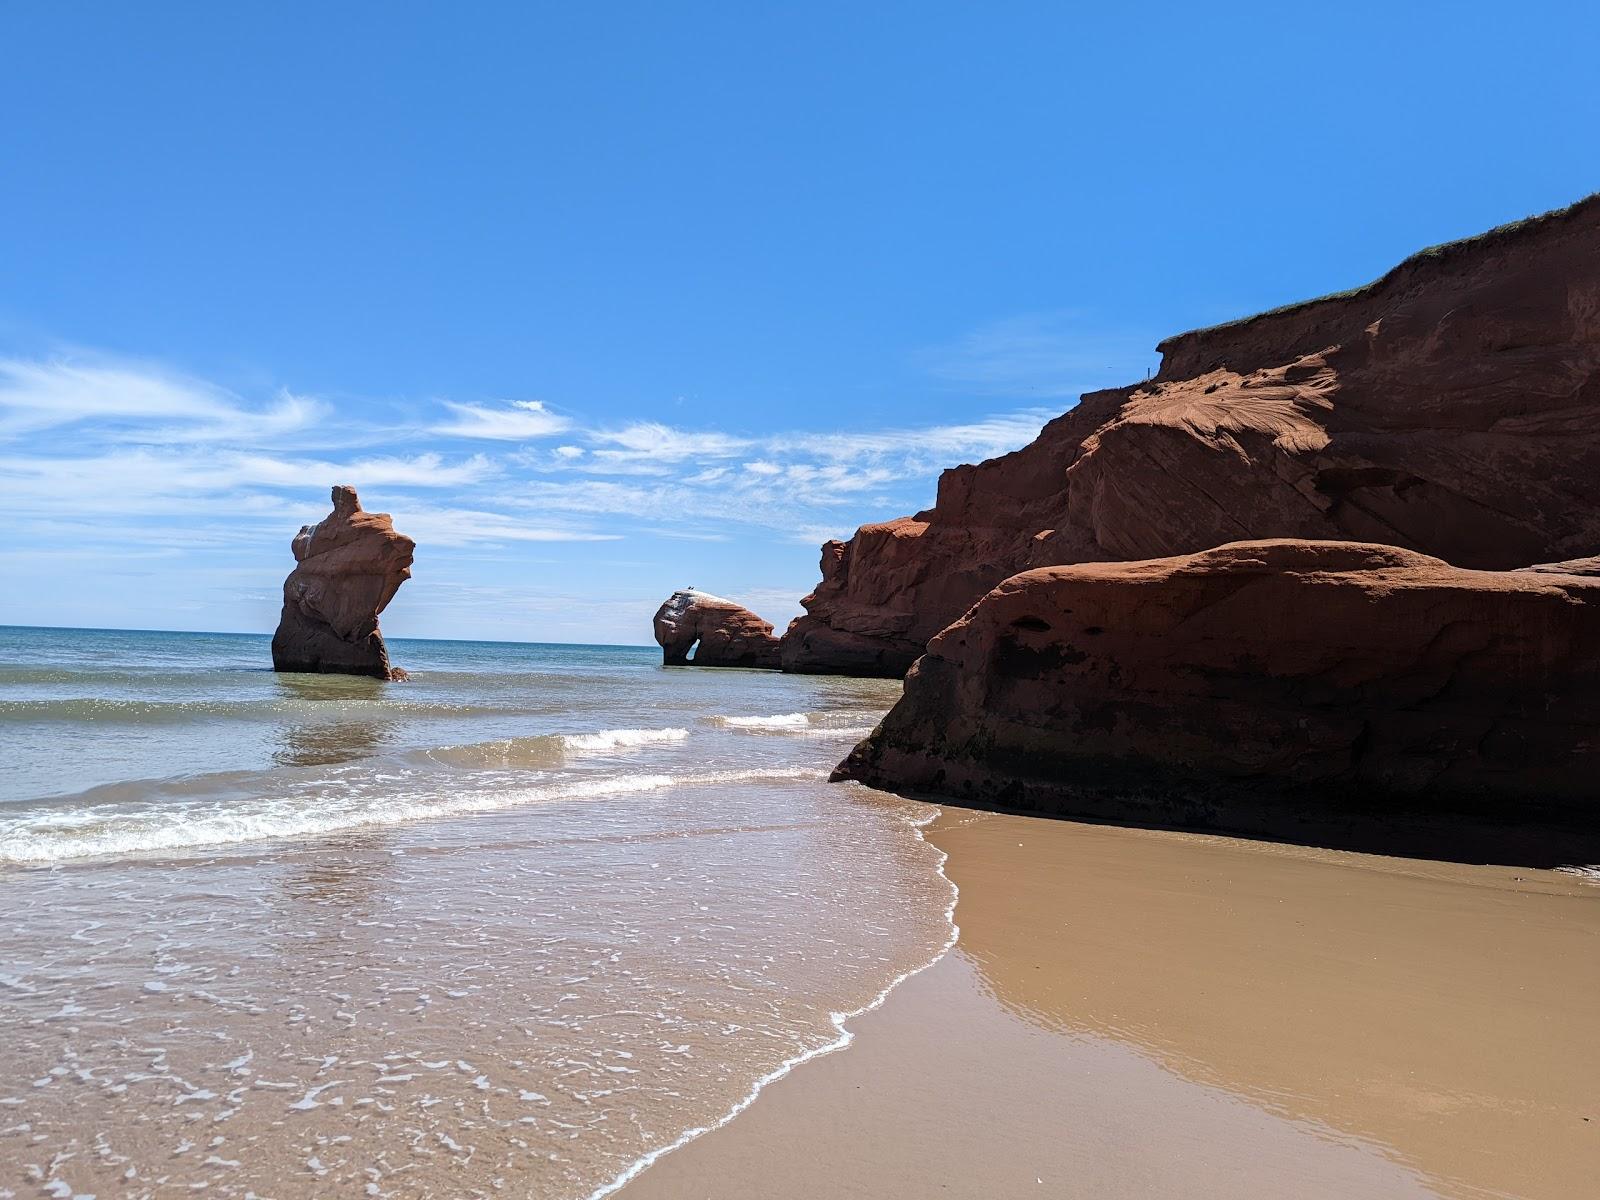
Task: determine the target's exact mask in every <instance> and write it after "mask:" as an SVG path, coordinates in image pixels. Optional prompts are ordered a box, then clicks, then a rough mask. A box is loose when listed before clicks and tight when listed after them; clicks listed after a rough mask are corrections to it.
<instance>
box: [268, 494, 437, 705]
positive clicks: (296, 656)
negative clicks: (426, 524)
mask: <svg viewBox="0 0 1600 1200" xmlns="http://www.w3.org/2000/svg"><path fill="white" fill-rule="evenodd" d="M293 549H294V557H295V563H296V566H295V569H294V570H293V571H291V572H290V573H289V578H287V579H285V580H284V581H283V616H282V618H281V619H280V620H279V622H278V632H277V633H275V634H274V635H273V637H272V666H273V668H274V669H275V670H278V671H316V672H321V673H324V674H339V675H372V676H375V677H376V678H378V679H404V678H405V672H404V671H402V670H400V669H399V668H398V667H391V666H390V665H389V651H388V649H387V647H385V646H384V644H383V635H382V634H381V633H380V632H379V631H378V614H379V613H381V612H382V611H383V610H384V608H385V607H386V606H387V605H388V603H389V601H390V600H392V599H394V594H395V592H396V591H398V590H399V588H400V585H401V584H402V583H404V582H405V581H406V580H407V579H410V578H411V555H412V552H413V551H414V550H415V549H416V543H415V542H413V541H412V540H411V539H410V538H408V537H406V536H405V535H404V534H400V533H396V532H395V530H394V522H393V521H392V520H390V518H389V514H388V513H370V512H367V511H365V510H364V509H363V508H362V507H361V501H360V500H358V499H357V498H356V490H355V488H352V487H343V486H336V487H335V488H334V489H333V511H332V512H331V513H329V514H328V515H327V516H326V517H324V518H323V519H322V520H321V521H319V522H318V523H317V524H315V525H306V526H303V527H302V528H301V530H300V532H299V533H298V534H296V535H295V539H294V543H293Z"/></svg>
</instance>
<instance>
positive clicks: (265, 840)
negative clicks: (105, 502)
mask: <svg viewBox="0 0 1600 1200" xmlns="http://www.w3.org/2000/svg"><path fill="white" fill-rule="evenodd" d="M390 649H391V654H392V657H393V658H394V661H395V662H396V663H397V664H399V665H401V666H403V667H405V668H406V669H407V670H409V671H410V672H411V673H412V678H411V682H409V683H404V684H384V683H378V682H376V681H372V680H364V679H353V678H340V677H332V676H295V675H276V674H274V673H273V672H272V671H271V670H270V669H268V666H269V663H270V657H269V653H268V639H267V638H265V637H257V636H246V635H212V634H185V633H137V632H109V631H84V630H40V629H16V628H0V931H3V932H0V1196H6V1195H11V1194H15V1195H37V1194H44V1195H55V1196H61V1197H68V1196H74V1195H76V1196H83V1195H90V1194H95V1195H99V1196H102V1197H107V1196H117V1197H123V1196H127V1197H138V1196H173V1195H178V1194H180V1193H183V1194H187V1193H191V1192H203V1193H204V1194H206V1195H216V1196H237V1197H245V1196H248V1195H250V1194H252V1193H254V1194H256V1195H261V1196H274V1197H310V1196H333V1195H338V1196H345V1195H370V1196H415V1197H428V1196H440V1197H444V1196H525V1197H541V1198H543V1197H550V1198H553V1200H559V1198H563V1197H573V1198H582V1197H588V1196H598V1195H604V1194H606V1193H608V1192H609V1191H610V1190H612V1189H613V1188H614V1187H615V1186H616V1185H617V1184H618V1183H619V1182H621V1181H623V1180H625V1179H626V1178H627V1177H628V1176H629V1175H630V1173H631V1172H634V1171H636V1170H638V1169H639V1168H640V1166H641V1165H642V1164H644V1163H645V1162H647V1161H648V1160H649V1159H650V1157H651V1156H652V1155H655V1154H658V1153H660V1152H661V1151H663V1150H664V1149H666V1148H668V1147H670V1146H672V1145H673V1144H674V1143H676V1142H678V1141H680V1140H682V1139H683V1138H685V1137H686V1136H689V1135H692V1134H693V1133H694V1132H695V1131H697V1130H701V1129H704V1128H706V1127H708V1126H713V1125H715V1124H717V1123H718V1122H721V1121H723V1120H725V1119H726V1118H727V1117H728V1116H729V1115H730V1114H731V1113H733V1112H735V1111H737V1110H738V1109H739V1108H740V1107H742V1106H743V1105H744V1104H745V1103H747V1102H748V1100H749V1099H750V1098H751V1097H752V1095H753V1094H754V1093H755V1091H757V1090H758V1089H759V1087H760V1086H761V1085H762V1083H763V1082H764V1081H766V1080H767V1079H769V1078H771V1077H773V1076H774V1075H775V1074H777V1073H781V1072H782V1071H784V1070H785V1069H786V1068H787V1067H788V1066H789V1065H792V1064H793V1063H795V1062H796V1061H798V1060H800V1059H802V1058H804V1057H806V1056H809V1055H813V1054H816V1053H819V1052H821V1051H823V1050H825V1049H827V1048H829V1047H832V1046H835V1045H837V1044H838V1043H839V1042H840V1040H841V1037H842V1036H844V1035H841V1026H842V1022H843V1020H844V1018H845V1017H846V1016H848V1015H849V1014H852V1013H854V1012H856V1011H859V1010H860V1009H862V1008H864V1007H866V1006H868V1005H871V1004H872V1003H874V1002H875V1001H876V1000H877V999H879V998H880V997H881V995H882V993H883V992H884V990H885V989H886V988H887V987H890V986H892V984H893V983H894V982H895V981H897V980H898V979H899V978H901V977H902V976H904V975H905V974H906V973H907V972H909V971H912V970H915V969H917V968H918V967H921V966H923V965H925V964H926V963H927V962H929V961H930V960H932V959H933V958H934V957H936V956H937V955H938V954H939V953H940V952H941V951H942V950H943V949H944V948H945V946H946V945H947V944H948V942H949V939H950V936H951V928H952V927H951V924H950V907H951V903H952V891H951V887H950V884H949V883H948V881H946V880H945V878H944V877H943V875H942V874H941V872H940V865H941V856H940V854H939V853H938V852H937V851H936V850H934V849H933V848H932V847H930V846H929V845H927V844H926V843H925V842H924V841H923V840H922V838H921V836H920V832H919V826H920V824H921V823H923V822H924V821H926V820H927V819H928V817H929V816H930V815H931V813H932V811H933V810H931V809H929V808H927V807H926V806H923V805H918V804H915V803H912V802H909V801H903V800H899V799H895V798H893V797H888V796H884V795H882V794H879V793H875V792H870V791H867V790H865V789H862V788H859V787H857V786H855V785H829V784H827V783H826V782H825V779H826V774H827V771H828V769H829V768H830V767H831V766H832V765H833V764H834V763H835V762H836V761H837V760H838V759H839V758H840V757H842V756H843V754H844V753H845V752H846V751H847V750H848V749H849V747H850V746H851V745H852V744H853V742H854V741H855V740H856V739H857V738H859V737H860V736H861V735H862V734H864V733H865V732H866V730H867V729H868V728H869V727H870V726H871V725H872V724H873V723H874V722H875V721H876V720H877V719H878V717H879V716H881V715H882V713H883V712H884V711H885V710H886V709H887V708H888V706H889V705H890V703H892V701H893V699H894V697H895V696H896V695H897V694H898V690H899V685H898V684H894V683H885V682H882V681H861V680H843V679H822V678H814V677H802V676H786V675H780V674H777V673H771V672H745V671H709V670H704V671H697V670H693V669H679V670H671V671H667V670H663V669H662V668H661V667H660V665H659V661H660V659H659V653H658V652H657V651H656V650H654V649H653V648H652V649H634V648H622V647H599V646H548V645H546V646H541V645H511V644H497V643H474V642H423V641H405V640H398V639H397V640H394V641H391V643H390Z"/></svg>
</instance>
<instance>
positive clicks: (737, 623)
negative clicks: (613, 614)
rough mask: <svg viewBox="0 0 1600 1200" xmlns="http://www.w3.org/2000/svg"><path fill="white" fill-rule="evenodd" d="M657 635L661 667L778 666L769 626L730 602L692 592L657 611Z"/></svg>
mask: <svg viewBox="0 0 1600 1200" xmlns="http://www.w3.org/2000/svg"><path fill="white" fill-rule="evenodd" d="M655 633H656V644H657V645H659V646H660V647H661V663H662V665H663V666H668V667H682V666H695V667H767V668H776V667H777V665H778V639H777V638H776V637H774V636H773V634H772V623H771V622H770V621H763V620H762V619H761V618H760V617H758V616H756V614H755V613H753V612H751V611H750V610H749V609H748V608H745V607H743V606H741V605H738V604H735V603H734V602H733V601H732V600H724V599H723V598H722V597H721V596H713V595H711V594H710V593H709V592H701V591H696V590H695V589H694V588H685V589H683V590H682V591H678V592H673V593H672V595H670V596H668V597H667V600H666V603H664V604H663V605H662V606H661V607H660V608H659V609H657V610H656V619H655ZM691 652H693V656H692V657H691Z"/></svg>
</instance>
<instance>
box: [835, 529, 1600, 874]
mask: <svg viewBox="0 0 1600 1200" xmlns="http://www.w3.org/2000/svg"><path fill="white" fill-rule="evenodd" d="M835 778H846V779H856V780H860V781H862V782H864V783H867V784H870V785H871V786H873V787H878V788H885V789H888V790H892V791H902V792H909V793H912V794H931V795H937V796H949V797H954V798H956V799H958V800H960V801H964V802H971V803H976V804H979V805H998V806H1004V807H1008V808H1018V809H1025V810H1037V811H1046V812H1051V813H1057V814H1065V815H1075V816H1086V817H1095V818H1111V819H1115V820H1119V821H1129V822H1133V823H1143V824H1154V825H1179V826H1188V827H1202V828H1218V829H1226V830H1234V831H1240V832H1246V833H1265V834H1268V835H1271V836H1285V837H1290V838H1293V839H1295V840H1307V841H1322V840H1327V839H1329V838H1330V837H1331V839H1332V842H1333V844H1341V843H1350V844H1354V843H1356V842H1358V841H1359V839H1360V836H1361V835H1372V837H1371V838H1369V840H1371V841H1376V842H1380V843H1381V842H1382V840H1383V836H1382V835H1383V834H1384V833H1385V832H1387V831H1392V830H1393V829H1394V828H1396V827H1399V826H1404V825H1405V824H1406V823H1407V822H1408V821H1409V822H1412V823H1413V824H1416V825H1417V826H1418V827H1419V828H1422V829H1423V830H1425V831H1426V832H1425V833H1424V834H1423V835H1421V848H1422V849H1423V850H1424V851H1426V849H1427V848H1428V839H1429V837H1430V836H1431V835H1432V833H1433V832H1434V831H1436V830H1437V829H1438V828H1440V827H1441V826H1449V827H1451V832H1452V833H1453V834H1459V833H1460V832H1461V830H1462V829H1463V828H1468V827H1473V826H1474V825H1475V824H1476V825H1481V826H1491V827H1492V826H1501V825H1505V826H1515V825H1517V824H1524V825H1531V824H1543V825H1548V826H1552V827H1565V828H1576V827H1582V828H1586V829H1588V830H1589V831H1590V832H1591V833H1600V826H1596V824H1595V818H1596V815H1597V814H1600V789H1597V784H1596V781H1597V780H1600V579H1595V578H1593V577H1584V576H1578V575H1560V574H1545V573H1538V572H1529V571H1505V572H1490V571H1471V570H1464V569H1462V568H1459V567H1453V566H1449V565H1447V564H1446V563H1443V562H1441V561H1439V560H1438V559H1435V558H1429V557H1427V556H1425V555H1422V554H1417V553H1415V552H1413V551H1409V550H1401V549H1396V548H1394V547H1390V546H1377V545H1365V544H1360V543H1352V542H1300V541H1287V540H1284V541H1261V542H1236V543H1233V544H1231V545H1226V546H1221V547H1218V548H1216V549H1214V550H1208V551H1205V552H1203V553H1200V554H1195V555H1188V556H1183V557H1176V558H1164V559H1156V560H1154V561H1143V562H1127V563H1086V564H1079V565H1076V566H1068V567H1046V568H1041V569H1038V570H1033V571H1027V572H1024V573H1022V574H1020V575H1017V576H1014V577H1013V578H1011V579H1008V580H1006V581H1005V582H1004V583H1003V584H1001V585H1000V586H999V587H998V588H996V589H994V591H992V592H990V593H989V594H988V595H987V596H985V597H984V598H983V600H982V601H980V602H979V603H978V604H977V605H976V606H975V607H974V608H973V609H972V610H971V611H970V612H968V613H967V614H966V616H964V617H963V618H962V619H961V620H959V621H957V622H956V623H955V624H953V625H952V626H950V627H949V628H948V629H946V630H945V631H944V632H942V633H941V634H939V635H938V636H937V637H935V638H934V639H933V641H932V642H931V644H930V645H929V646H928V651H927V654H926V656H925V657H923V658H922V659H921V660H920V661H919V662H918V663H917V664H916V666H915V667H913V669H912V671H911V673H910V674H909V675H908V676H907V677H906V687H905V694H904V696H903V698H902V699H901V700H900V702H899V703H898V704H896V705H895V707H894V709H893V710H892V711H891V712H890V714H889V715H888V717H886V718H885V719H884V721H883V722H882V723H881V724H880V725H879V727H878V728H877V729H876V730H875V731H874V732H873V734H872V736H871V737H869V738H868V739H867V740H866V741H864V742H862V743H861V744H860V745H859V746H858V747H857V748H856V749H855V751H854V752H853V753H852V754H851V755H850V757H849V758H848V759H846V760H845V762H844V763H843V764H841V766H840V767H839V769H838V771H837V772H836V773H835ZM1440 817H1447V818H1448V820H1446V821H1442V822H1440V821H1437V818H1440ZM1430 820H1433V821H1435V824H1434V825H1433V826H1431V827H1430V825H1429V821H1430ZM1417 848H1418V847H1417V846H1413V847H1412V849H1414V850H1415V849H1417Z"/></svg>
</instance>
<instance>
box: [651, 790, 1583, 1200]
mask: <svg viewBox="0 0 1600 1200" xmlns="http://www.w3.org/2000/svg"><path fill="white" fill-rule="evenodd" d="M928 838H929V840H930V841H931V842H932V843H933V844H934V845H936V846H938V847H940V848H941V849H943V850H945V851H946V852H948V853H949V855H950V858H949V861H948V862H947V863H946V865H945V871H946V873H947V874H948V875H949V876H950V878H951V879H952V881H953V882H955V883H956V884H957V885H958V887H959V888H960V890H961V896H960V902H959V904H958V906H957V909H956V919H957V921H958V923H959V924H960V926H961V934H960V941H959V943H958V946H957V949H956V951H955V952H954V953H952V954H951V955H949V956H947V957H946V958H945V959H944V960H943V961H941V962H940V963H939V964H937V965H936V966H934V967H933V968H932V969H930V970H929V971H927V972H925V973H924V974H922V975H920V976H917V977H915V978H913V979H911V980H909V981H908V982H906V983H905V984H903V985H901V987H900V989H899V990H897V991H896V992H895V993H894V994H893V995H892V996H891V997H890V998H889V1001H888V1003H887V1004H885V1006H884V1007H883V1008H882V1009H881V1010H879V1011H878V1012H875V1013H871V1014H868V1015H867V1016H865V1017H862V1018H860V1019H859V1020H858V1021H856V1022H854V1023H852V1030H853V1032H854V1033H855V1034H856V1042H855V1044H854V1045H853V1046H852V1047H851V1049H850V1050H849V1051H848V1052H846V1053H843V1054H839V1055H835V1056H832V1057H830V1058H827V1059H824V1060H822V1061H820V1062H817V1063H814V1064H811V1065H808V1066H807V1067H806V1068H804V1069H803V1070H800V1071H797V1072H796V1073H795V1074H794V1075H792V1076H790V1077H789V1078H787V1079H785V1080H783V1081H781V1082H780V1083H778V1084H776V1085H774V1086H773V1087H772V1088H771V1089H769V1091H768V1092H767V1093H766V1094H765V1095H763V1097H762V1099H761V1100H760V1101H759V1102H758V1103H757V1104H756V1105H755V1106H753V1107H752V1108H751V1109H750V1111H749V1112H747V1113H746V1114H744V1115H743V1116H741V1117H740V1118H739V1119H738V1120H737V1121H735V1122H733V1123H732V1124H731V1125H729V1126H727V1127H726V1128H724V1129H722V1130H719V1131H717V1132H716V1133H714V1134H712V1135H710V1136H707V1137H705V1138H703V1139H701V1140H700V1141H698V1142H695V1143H693V1144H691V1145H689V1146H687V1147H685V1148H684V1149H683V1150H681V1151H679V1152H677V1153H676V1154H674V1155H672V1156H671V1157H669V1158H667V1159H664V1160H662V1161H661V1162H660V1163H658V1164H656V1165H655V1166H654V1167H652V1168H651V1170H650V1171H649V1172H647V1173H646V1174H645V1175H643V1176H642V1177H641V1178H640V1179H639V1180H638V1181H637V1182H636V1183H635V1184H634V1185H632V1186H630V1188H629V1189H628V1190H627V1191H626V1193H625V1196H626V1198H627V1200H690V1198H693V1200H707V1198H712V1200H733V1198H735V1197H740V1196H743V1195H749V1194H756V1193H757V1192H759V1193H760V1194H763V1195H766V1196H768V1197H770V1198H772V1200H791V1198H792V1200H800V1198H802V1197H811V1196H817V1195H827V1196H830V1197H858V1196H859V1197H863V1198H865V1197H868V1196H882V1195H948V1196H960V1197H972V1198H976V1197H984V1200H1009V1198H1011V1197H1037V1196H1042V1195H1048V1196H1052V1197H1057V1196H1060V1197H1073V1198H1079V1197H1081V1198H1084V1200H1088V1198H1090V1197H1093V1198H1094V1200H1105V1198H1108V1197H1109V1198H1126V1200H1134V1198H1136V1197H1137V1198H1138V1200H1195V1198H1196V1197H1217V1198H1218V1200H1221V1198H1222V1197H1227V1198H1228V1200H1238V1198H1240V1197H1251V1198H1260V1200H1267V1198H1269V1197H1270V1198H1272V1200H1277V1198H1278V1197H1286V1196H1293V1197H1296V1198H1299V1200H1304V1198H1308V1197H1321V1198H1327V1200H1335V1198H1343V1197H1351V1196H1360V1197H1363V1200H1371V1198H1373V1197H1385V1198H1390V1197H1393V1198H1398V1197H1415V1196H1430V1195H1431V1196H1443V1197H1449V1198H1451V1200H1456V1198H1460V1200H1467V1198H1469V1197H1473V1198H1481V1197H1486V1196H1497V1197H1505V1196H1515V1197H1519V1198H1522V1200H1570V1198H1572V1197H1576V1196H1582V1195H1588V1194H1590V1193H1591V1192H1592V1190H1593V1181H1594V1179H1595V1178H1596V1177H1597V1172H1600V1110H1597V1109H1596V1108H1595V1107H1594V1099H1593V1097H1594V1094H1595V1093H1594V1082H1593V1081H1594V1080H1595V1079H1596V1078H1600V1038H1596V1037H1595V1036H1594V1034H1593V1016H1594V997H1595V996H1596V995H1597V994H1600V888H1596V887H1594V886H1593V885H1590V884H1585V883H1583V882H1582V881H1579V880H1577V879H1574V878H1572V877H1569V876H1564V875H1560V874H1556V873H1552V872H1530V871H1522V870H1511V869H1502V868H1485V867H1458V866H1450V865H1444V864H1437V863H1419V862H1412V861H1406V860H1399V859H1381V858H1372V857H1365V856H1358V855H1352V854H1339V853H1332V852H1324V851H1308V850H1298V849H1294V848H1287V847H1280V846H1269V845H1263V844H1260V843H1253V842H1244V841H1237V840H1230V839H1223V838H1207V837H1196V836H1189V835H1181V834H1162V833H1151V832H1143V831H1137V830H1123V829H1115V828H1109V827H1098V826H1089V825H1079V824H1073V823H1069V822H1062V821H1048V820H1040V819H1037V818H1027V817H1017V816H1007V815H998V814H986V813H972V812H967V811H962V810H956V809H947V810H946V811H945V812H944V814H943V815H942V816H941V817H940V818H939V819H938V820H937V821H936V822H935V823H934V825H933V826H931V827H930V829H929V831H928ZM817 1145H827V1146H828V1147H829V1151H828V1154H827V1155H826V1156H825V1157H824V1156H819V1155H817V1154H815V1153H813V1152H812V1149H811V1148H812V1147H814V1146H817ZM774 1180H777V1181H779V1182H777V1183H773V1182H772V1181H774Z"/></svg>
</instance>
